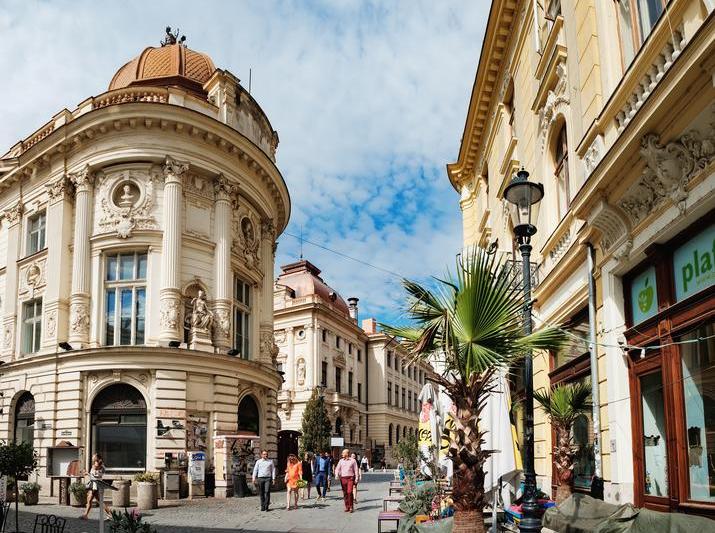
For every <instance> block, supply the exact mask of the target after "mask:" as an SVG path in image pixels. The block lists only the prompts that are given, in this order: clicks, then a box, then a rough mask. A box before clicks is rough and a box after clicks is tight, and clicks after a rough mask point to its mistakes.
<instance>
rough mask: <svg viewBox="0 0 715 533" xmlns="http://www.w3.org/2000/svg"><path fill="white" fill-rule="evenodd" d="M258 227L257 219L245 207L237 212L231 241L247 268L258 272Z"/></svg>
mask: <svg viewBox="0 0 715 533" xmlns="http://www.w3.org/2000/svg"><path fill="white" fill-rule="evenodd" d="M259 231H260V226H259V223H258V220H257V217H256V216H255V215H254V214H253V213H252V212H251V211H248V209H246V208H245V207H241V208H239V209H238V210H237V213H236V216H235V218H234V223H233V239H234V241H233V242H234V246H235V247H236V250H237V253H238V255H239V256H240V257H241V259H242V260H243V262H244V263H245V264H246V266H248V267H249V268H253V269H258V270H260V268H259V267H260V256H259V251H260V243H261V242H260V234H259Z"/></svg>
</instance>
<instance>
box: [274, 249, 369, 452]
mask: <svg viewBox="0 0 715 533" xmlns="http://www.w3.org/2000/svg"><path fill="white" fill-rule="evenodd" d="M281 270H282V272H281V274H280V276H278V279H277V280H276V284H275V293H274V315H275V342H276V345H277V346H278V348H279V350H280V352H279V354H278V364H279V368H281V370H282V372H283V373H284V380H285V381H284V383H283V387H282V389H281V391H280V393H279V395H278V406H279V411H278V414H279V416H280V419H281V437H282V436H283V434H284V433H286V432H292V434H291V435H286V437H285V438H286V439H293V441H294V442H293V449H294V450H295V449H297V439H298V432H300V431H301V427H302V419H303V411H304V410H305V406H306V403H307V402H308V400H309V399H310V396H311V394H312V393H313V390H315V389H316V387H322V389H323V390H322V394H323V395H324V397H325V403H326V407H327V409H328V415H329V416H330V421H331V425H332V428H333V435H334V436H340V437H343V439H344V442H345V445H346V446H347V447H349V448H351V449H354V450H356V451H357V452H361V453H362V451H363V450H364V448H365V443H366V437H367V432H366V416H365V415H366V412H367V403H366V402H367V388H366V387H367V383H366V375H365V368H366V366H367V365H366V361H365V357H366V343H367V335H366V334H365V332H364V331H363V330H362V329H360V327H359V326H358V325H357V312H358V309H357V303H358V299H357V298H349V299H348V301H349V302H350V304H347V303H345V300H343V298H342V297H341V296H340V294H338V293H337V292H336V291H335V290H334V289H332V288H331V287H329V286H328V285H327V284H326V283H325V282H324V281H323V279H322V278H321V277H320V270H319V269H318V268H317V267H316V266H315V265H313V264H312V263H311V262H309V261H306V260H300V261H298V262H296V263H291V264H289V265H284V266H283V267H281Z"/></svg>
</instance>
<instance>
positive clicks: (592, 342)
mask: <svg viewBox="0 0 715 533" xmlns="http://www.w3.org/2000/svg"><path fill="white" fill-rule="evenodd" d="M586 251H587V256H588V326H589V328H588V329H589V346H588V350H589V352H590V353H591V403H592V404H593V412H592V416H593V456H594V475H595V476H596V477H598V478H601V479H602V474H601V412H600V411H601V398H600V394H599V390H598V354H597V348H596V280H595V279H594V268H595V267H594V263H595V261H594V258H595V255H596V251H595V250H594V248H593V245H592V244H591V243H590V242H589V243H586Z"/></svg>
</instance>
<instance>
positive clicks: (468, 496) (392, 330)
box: [382, 248, 566, 533]
mask: <svg viewBox="0 0 715 533" xmlns="http://www.w3.org/2000/svg"><path fill="white" fill-rule="evenodd" d="M434 284H435V285H436V286H435V287H434V288H433V287H427V286H423V285H421V284H419V283H416V282H413V281H409V280H404V281H403V286H404V288H405V290H406V292H407V302H406V304H407V305H406V314H407V317H408V318H410V319H411V323H410V324H409V325H406V326H404V327H399V326H398V327H390V326H386V325H382V329H383V331H384V332H385V333H387V334H388V335H392V336H394V337H398V338H400V339H402V340H403V342H404V344H405V346H406V347H407V348H408V350H409V351H410V354H411V356H412V359H413V361H416V360H428V359H430V358H432V357H435V356H436V357H438V358H439V359H441V360H443V361H444V363H445V364H444V369H445V370H444V374H443V375H438V376H437V377H436V379H435V381H436V383H437V384H438V385H441V386H442V387H443V388H444V390H445V392H446V393H447V394H448V395H449V396H450V397H451V399H452V402H453V406H454V409H455V415H454V423H455V429H454V431H452V432H450V433H449V449H448V455H449V457H450V459H452V463H453V465H454V476H453V481H452V487H453V491H452V499H453V501H454V508H455V514H454V527H453V531H454V533H483V532H484V519H483V516H482V511H483V509H484V507H485V506H486V504H487V501H486V499H485V497H484V475H485V472H484V463H485V462H486V460H487V459H488V458H489V456H491V455H492V453H494V452H493V451H492V450H485V449H484V448H482V444H483V443H484V440H483V436H484V434H485V432H486V431H487V430H488V428H486V427H484V426H483V425H482V423H481V422H480V416H481V413H482V410H483V409H484V405H485V400H486V398H487V395H488V394H489V393H490V391H491V390H492V387H493V384H494V382H495V379H497V377H498V374H499V372H501V371H503V370H505V369H507V368H509V366H510V365H512V364H514V363H515V362H517V361H518V360H520V359H522V358H524V357H525V356H526V355H528V354H529V353H531V352H532V351H542V350H544V351H546V350H559V349H561V348H562V346H563V345H564V344H565V341H566V334H565V333H564V332H563V331H561V330H560V329H558V328H552V327H545V328H543V329H540V330H539V331H536V332H534V333H532V334H529V335H525V334H524V315H523V311H524V306H525V304H526V303H527V302H525V300H524V295H523V293H522V291H521V289H520V286H519V285H518V283H515V279H514V273H513V267H512V265H511V264H509V263H507V262H505V261H504V260H502V259H499V258H498V257H497V255H496V254H489V253H487V252H486V250H483V249H481V248H475V249H474V250H472V251H471V252H467V253H465V254H462V255H461V257H460V260H459V261H458V262H457V268H456V274H455V275H452V274H448V275H447V277H446V279H437V280H435V282H434ZM528 303H529V304H530V302H528Z"/></svg>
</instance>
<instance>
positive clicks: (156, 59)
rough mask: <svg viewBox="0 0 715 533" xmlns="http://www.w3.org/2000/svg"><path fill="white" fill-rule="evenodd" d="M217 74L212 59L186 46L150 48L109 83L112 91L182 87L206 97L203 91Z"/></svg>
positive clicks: (174, 45) (120, 70)
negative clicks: (132, 88) (135, 87)
mask: <svg viewBox="0 0 715 533" xmlns="http://www.w3.org/2000/svg"><path fill="white" fill-rule="evenodd" d="M215 70H216V67H215V66H214V63H213V61H211V58H210V57H209V56H207V55H206V54H204V53H201V52H196V51H194V50H191V49H190V48H187V47H186V46H184V45H183V44H180V43H175V44H164V45H162V46H160V47H158V48H155V47H153V46H150V47H148V48H145V49H144V51H143V52H142V53H141V54H139V55H138V56H137V57H135V58H134V59H132V60H131V61H130V62H129V63H127V64H126V65H124V66H123V67H122V68H120V69H119V70H118V71H117V73H116V74H115V75H114V77H113V78H112V81H111V82H109V90H110V91H111V90H113V89H121V88H124V87H132V86H147V85H149V86H152V87H168V86H180V87H183V88H185V89H188V90H190V91H193V92H195V93H200V94H202V95H205V94H206V93H205V91H204V89H203V85H204V83H206V82H207V81H208V80H209V78H210V77H211V75H212V74H213V73H214V71H215Z"/></svg>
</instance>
